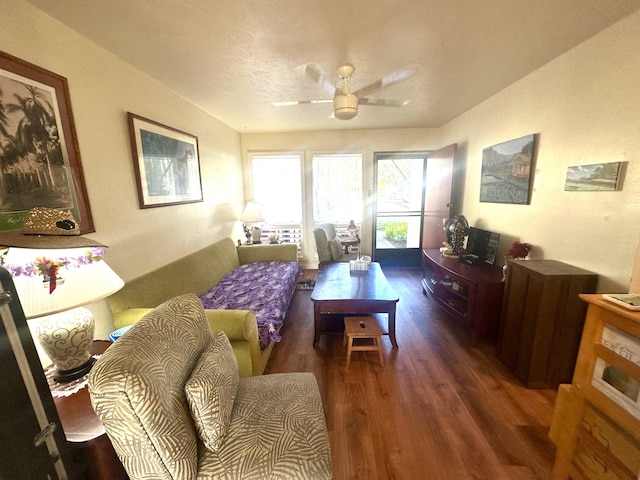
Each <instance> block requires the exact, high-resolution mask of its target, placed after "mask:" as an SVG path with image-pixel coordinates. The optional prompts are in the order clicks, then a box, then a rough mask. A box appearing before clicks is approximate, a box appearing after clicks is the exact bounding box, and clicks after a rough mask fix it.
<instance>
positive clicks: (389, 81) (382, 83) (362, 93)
mask: <svg viewBox="0 0 640 480" xmlns="http://www.w3.org/2000/svg"><path fill="white" fill-rule="evenodd" d="M412 74H413V72H412V71H411V70H398V71H396V72H391V73H390V74H388V75H385V76H384V77H382V78H381V79H380V80H378V81H376V82H373V83H371V84H369V85H367V86H366V87H362V88H361V89H359V90H357V91H355V92H353V93H355V94H356V95H358V96H359V97H366V96H367V95H371V94H372V93H373V92H377V91H378V90H382V89H383V88H386V87H388V86H390V85H393V84H394V83H398V82H401V81H403V80H406V79H407V78H409V77H410V76H411V75H412Z"/></svg>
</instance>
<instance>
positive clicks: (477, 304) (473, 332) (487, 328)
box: [422, 249, 504, 345]
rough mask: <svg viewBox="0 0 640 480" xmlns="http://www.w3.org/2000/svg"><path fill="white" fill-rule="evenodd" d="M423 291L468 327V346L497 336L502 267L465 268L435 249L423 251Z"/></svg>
mask: <svg viewBox="0 0 640 480" xmlns="http://www.w3.org/2000/svg"><path fill="white" fill-rule="evenodd" d="M422 276H423V278H422V291H423V293H424V294H425V295H428V296H429V297H430V298H431V299H433V300H434V301H435V302H436V303H437V304H438V305H440V306H441V307H442V308H443V309H444V310H445V311H446V312H447V313H449V314H450V315H451V316H452V317H453V318H455V319H456V320H458V321H461V322H463V323H465V324H466V325H467V326H468V327H469V332H470V339H471V344H472V345H476V344H477V343H478V341H479V339H480V338H481V337H487V338H490V339H494V338H495V336H496V335H497V331H498V330H497V329H498V322H499V320H500V310H501V307H502V294H503V289H504V283H503V282H502V268H500V267H498V266H495V265H488V264H477V265H468V264H466V263H464V262H461V261H460V260H459V259H457V258H448V257H444V256H443V255H442V253H440V250H438V249H425V250H423V251H422Z"/></svg>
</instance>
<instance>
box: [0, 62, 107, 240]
mask: <svg viewBox="0 0 640 480" xmlns="http://www.w3.org/2000/svg"><path fill="white" fill-rule="evenodd" d="M33 207H49V208H58V209H69V210H71V212H72V213H73V216H74V218H75V220H76V221H77V222H78V224H79V227H80V232H81V233H89V232H94V231H95V229H94V227H93V220H92V217H91V210H90V208H89V197H88V195H87V190H86V186H85V183H84V175H83V172H82V165H81V163H80V153H79V150H78V147H77V138H76V132H75V126H74V123H73V115H72V113H71V103H70V101H69V88H68V85H67V80H66V78H64V77H61V76H60V75H57V74H55V73H52V72H50V71H48V70H45V69H43V68H40V67H38V66H36V65H33V64H30V63H28V62H25V61H24V60H21V59H19V58H16V57H13V56H11V55H9V54H7V53H4V52H0V231H11V230H20V229H21V228H22V224H23V221H24V218H25V216H26V214H27V212H28V211H29V210H31V209H32V208H33Z"/></svg>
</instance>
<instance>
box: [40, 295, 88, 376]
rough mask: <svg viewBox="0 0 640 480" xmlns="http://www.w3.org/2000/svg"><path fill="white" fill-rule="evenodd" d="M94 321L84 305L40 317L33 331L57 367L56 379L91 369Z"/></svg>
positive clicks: (77, 374) (85, 372)
mask: <svg viewBox="0 0 640 480" xmlns="http://www.w3.org/2000/svg"><path fill="white" fill-rule="evenodd" d="M94 325H95V324H94V320H93V314H92V313H91V312H90V311H89V310H87V309H86V308H84V307H78V308H73V309H71V310H67V311H65V312H62V313H56V314H54V315H49V316H46V317H42V319H41V320H40V324H39V325H38V327H37V329H36V333H37V336H38V340H39V342H40V345H42V348H43V349H44V351H45V352H46V353H47V355H48V356H49V358H50V359H51V360H52V361H53V363H54V365H55V367H56V372H55V373H54V375H53V379H54V380H55V381H57V382H70V381H72V380H75V379H77V378H80V377H82V376H84V375H86V374H87V373H88V372H89V371H90V370H91V367H92V366H93V364H94V362H95V359H94V358H93V357H92V356H91V346H92V345H93V333H94V328H95V326H94Z"/></svg>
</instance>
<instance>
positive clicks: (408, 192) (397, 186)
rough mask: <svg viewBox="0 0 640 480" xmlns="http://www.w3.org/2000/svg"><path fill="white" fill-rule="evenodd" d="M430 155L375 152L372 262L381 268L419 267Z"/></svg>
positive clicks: (424, 153)
mask: <svg viewBox="0 0 640 480" xmlns="http://www.w3.org/2000/svg"><path fill="white" fill-rule="evenodd" d="M426 159H427V153H426V152H423V153H376V154H375V199H376V201H375V204H374V215H373V218H374V222H373V223H374V225H373V259H374V260H375V261H376V262H379V263H380V264H381V265H382V266H394V267H408V266H418V265H420V241H421V236H422V199H423V188H424V182H423V179H424V166H425V161H426Z"/></svg>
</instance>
